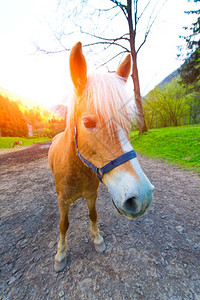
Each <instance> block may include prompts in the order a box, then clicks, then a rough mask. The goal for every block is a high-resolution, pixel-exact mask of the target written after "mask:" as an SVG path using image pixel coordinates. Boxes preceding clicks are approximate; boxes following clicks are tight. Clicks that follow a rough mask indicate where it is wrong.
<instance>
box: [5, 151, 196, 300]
mask: <svg viewBox="0 0 200 300" xmlns="http://www.w3.org/2000/svg"><path fill="white" fill-rule="evenodd" d="M47 151H48V148H41V146H38V145H35V146H33V147H30V148H28V149H26V150H21V151H19V152H18V151H17V152H16V151H15V152H14V153H7V154H1V155H0V205H1V213H0V217H1V219H0V234H1V238H0V255H1V273H0V299H3V300H5V299H13V300H16V299H17V300H18V299H31V300H32V299H35V300H40V299H62V300H63V299H70V300H74V299H77V300H78V299H81V300H86V299H87V300H88V299H89V300H93V299H94V300H95V299H99V300H102V299H110V300H111V299H116V300H118V299H119V300H122V299H126V300H128V299H147V300H151V299H162V300H165V299H166V300H168V299H173V300H175V299H180V300H181V299H196V300H197V299H200V270H199V263H200V209H199V208H200V178H199V177H198V175H196V174H193V173H191V172H187V171H183V170H181V169H179V168H177V167H174V166H168V165H167V164H166V163H165V162H161V161H156V160H151V159H148V158H145V157H141V156H140V157H139V160H140V163H141V165H142V168H143V170H144V171H145V173H146V174H147V176H148V177H149V178H150V179H151V181H152V183H153V184H154V185H155V187H156V190H155V197H154V202H153V204H152V206H151V207H150V209H149V211H148V213H147V214H146V215H145V216H143V217H142V218H140V219H138V220H136V221H130V220H127V219H125V218H124V217H122V216H120V215H118V213H117V211H116V210H115V208H114V207H113V205H112V203H111V199H110V197H109V194H108V193H107V191H106V189H105V187H104V186H103V185H101V186H100V190H99V197H98V201H97V209H98V220H99V227H100V230H101V233H102V235H103V237H104V239H105V243H106V247H107V248H106V251H105V253H104V254H98V253H96V252H95V250H94V247H93V244H92V242H91V240H90V237H89V219H88V211H87V207H86V203H85V201H84V200H83V199H82V200H79V201H77V202H76V203H75V205H73V206H72V208H71V212H70V228H69V233H68V240H69V251H68V264H67V267H66V269H65V270H64V271H63V272H61V273H58V274H56V273H55V272H54V270H53V258H54V255H55V253H56V246H57V241H58V234H59V230H58V224H59V212H58V208H57V199H56V194H55V190H54V183H53V176H52V174H51V172H50V170H49V168H48V164H47Z"/></svg>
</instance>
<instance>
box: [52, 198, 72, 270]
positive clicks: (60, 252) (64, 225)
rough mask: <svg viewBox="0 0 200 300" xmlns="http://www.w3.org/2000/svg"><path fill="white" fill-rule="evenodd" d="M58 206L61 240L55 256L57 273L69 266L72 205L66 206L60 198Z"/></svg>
mask: <svg viewBox="0 0 200 300" xmlns="http://www.w3.org/2000/svg"><path fill="white" fill-rule="evenodd" d="M58 205H59V210H60V225H59V228H60V239H59V242H58V248H57V253H56V256H55V263H54V269H55V271H56V272H61V271H62V270H63V269H64V268H65V267H66V264H67V259H66V252H67V239H66V235H67V230H68V228H69V220H68V215H69V209H70V205H68V204H66V203H65V202H64V201H63V200H62V199H61V198H60V197H58Z"/></svg>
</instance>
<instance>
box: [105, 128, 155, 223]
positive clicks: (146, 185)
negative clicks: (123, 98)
mask: <svg viewBox="0 0 200 300" xmlns="http://www.w3.org/2000/svg"><path fill="white" fill-rule="evenodd" d="M118 135H119V141H120V143H121V147H122V149H123V151H124V153H126V152H129V151H131V150H133V147H132V146H131V143H130V142H129V140H128V138H127V136H126V134H125V132H124V131H123V130H122V129H121V128H119V129H118ZM129 162H130V163H129V166H130V164H131V167H132V172H130V168H129V171H128V170H126V167H125V164H124V168H123V167H118V168H119V169H118V168H115V169H113V170H112V171H110V172H109V173H107V174H105V175H104V177H103V182H104V183H105V184H106V186H107V188H108V191H109V193H110V194H111V196H112V198H113V201H114V204H115V206H116V207H117V208H118V210H120V211H121V212H122V213H123V214H125V215H126V216H127V217H128V218H129V217H130V218H133V217H132V214H131V213H130V212H127V210H129V209H128V205H127V200H128V199H133V198H134V204H135V209H134V215H137V214H139V213H140V212H142V211H143V210H144V211H145V209H146V208H147V207H148V206H149V204H150V203H151V201H152V191H153V190H154V186H153V185H152V184H151V183H150V181H149V179H148V178H147V176H146V175H145V174H144V172H143V171H142V169H141V167H140V165H139V163H138V160H137V158H133V159H131V160H130V161H129ZM121 166H123V165H121ZM134 175H135V176H134ZM125 203H126V204H125Z"/></svg>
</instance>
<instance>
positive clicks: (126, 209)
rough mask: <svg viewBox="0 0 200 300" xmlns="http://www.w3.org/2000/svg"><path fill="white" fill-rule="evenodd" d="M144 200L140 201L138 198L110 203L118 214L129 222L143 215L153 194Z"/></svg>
mask: <svg viewBox="0 0 200 300" xmlns="http://www.w3.org/2000/svg"><path fill="white" fill-rule="evenodd" d="M145 200H146V201H142V200H141V199H139V198H138V197H130V198H128V199H126V200H124V201H115V200H113V199H112V202H113V205H114V206H115V208H116V210H117V211H118V213H119V214H121V215H124V216H125V217H126V218H128V219H130V220H134V219H136V218H138V217H140V216H142V215H144V213H145V212H146V210H147V208H148V207H149V206H150V204H151V202H152V200H153V192H152V193H150V194H149V197H146V199H145Z"/></svg>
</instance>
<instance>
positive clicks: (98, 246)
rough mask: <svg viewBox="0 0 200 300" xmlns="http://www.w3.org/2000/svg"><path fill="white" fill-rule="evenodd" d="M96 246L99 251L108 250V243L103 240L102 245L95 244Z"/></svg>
mask: <svg viewBox="0 0 200 300" xmlns="http://www.w3.org/2000/svg"><path fill="white" fill-rule="evenodd" d="M94 247H95V250H96V251H97V252H98V253H103V252H104V251H105V250H106V245H105V244H104V242H102V243H101V244H100V245H98V244H94Z"/></svg>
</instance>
